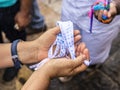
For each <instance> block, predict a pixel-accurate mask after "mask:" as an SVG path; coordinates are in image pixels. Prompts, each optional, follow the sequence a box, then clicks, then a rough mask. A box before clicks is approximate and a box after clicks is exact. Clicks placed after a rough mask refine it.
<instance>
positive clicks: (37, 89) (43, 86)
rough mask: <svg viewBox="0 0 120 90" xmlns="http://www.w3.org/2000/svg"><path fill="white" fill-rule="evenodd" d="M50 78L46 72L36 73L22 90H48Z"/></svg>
mask: <svg viewBox="0 0 120 90" xmlns="http://www.w3.org/2000/svg"><path fill="white" fill-rule="evenodd" d="M49 83H50V78H49V77H48V75H47V74H46V73H45V72H44V70H42V69H41V70H38V71H35V72H34V73H33V74H32V75H31V77H30V78H29V79H28V81H27V82H26V83H25V85H24V86H23V88H22V90H47V89H48V86H49Z"/></svg>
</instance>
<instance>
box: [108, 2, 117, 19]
mask: <svg viewBox="0 0 120 90" xmlns="http://www.w3.org/2000/svg"><path fill="white" fill-rule="evenodd" d="M116 14H117V9H116V6H115V4H114V3H110V9H109V12H108V17H109V18H110V17H112V16H115V15H116Z"/></svg>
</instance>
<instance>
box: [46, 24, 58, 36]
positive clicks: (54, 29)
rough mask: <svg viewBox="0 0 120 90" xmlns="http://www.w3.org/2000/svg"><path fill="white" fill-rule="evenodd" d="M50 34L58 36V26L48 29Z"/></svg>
mask: <svg viewBox="0 0 120 90" xmlns="http://www.w3.org/2000/svg"><path fill="white" fill-rule="evenodd" d="M49 31H50V32H51V31H52V32H51V33H53V34H54V35H57V34H59V33H60V27H59V26H57V27H54V28H52V29H50V30H48V32H49Z"/></svg>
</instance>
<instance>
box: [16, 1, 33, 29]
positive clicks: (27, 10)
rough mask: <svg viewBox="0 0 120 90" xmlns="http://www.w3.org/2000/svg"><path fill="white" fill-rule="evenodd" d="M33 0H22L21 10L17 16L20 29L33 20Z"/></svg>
mask: <svg viewBox="0 0 120 90" xmlns="http://www.w3.org/2000/svg"><path fill="white" fill-rule="evenodd" d="M32 3H33V0H20V4H21V5H20V11H18V13H17V14H16V16H15V22H16V24H17V27H19V28H18V30H21V29H22V28H25V27H26V26H28V24H29V23H30V21H31V8H32Z"/></svg>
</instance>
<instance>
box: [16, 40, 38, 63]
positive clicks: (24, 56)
mask: <svg viewBox="0 0 120 90" xmlns="http://www.w3.org/2000/svg"><path fill="white" fill-rule="evenodd" d="M34 46H35V45H34V44H33V42H32V41H31V42H30V41H29V42H27V41H26V42H24V41H22V42H19V43H18V46H17V50H18V51H17V52H18V57H19V59H20V61H21V62H22V63H23V64H31V63H36V62H35V60H37V58H36V51H37V50H36V48H35V47H34Z"/></svg>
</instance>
